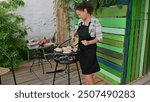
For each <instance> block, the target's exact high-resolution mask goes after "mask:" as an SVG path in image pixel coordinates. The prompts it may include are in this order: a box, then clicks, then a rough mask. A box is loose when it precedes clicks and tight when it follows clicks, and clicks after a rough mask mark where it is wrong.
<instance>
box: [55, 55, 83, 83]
mask: <svg viewBox="0 0 150 102" xmlns="http://www.w3.org/2000/svg"><path fill="white" fill-rule="evenodd" d="M54 61H55V62H56V66H55V71H54V77H53V85H54V84H55V78H56V73H57V68H58V64H66V70H67V72H68V85H70V66H69V65H70V64H73V63H76V67H77V72H78V77H79V81H80V85H81V84H82V82H81V77H80V72H79V67H78V59H76V58H75V54H54Z"/></svg>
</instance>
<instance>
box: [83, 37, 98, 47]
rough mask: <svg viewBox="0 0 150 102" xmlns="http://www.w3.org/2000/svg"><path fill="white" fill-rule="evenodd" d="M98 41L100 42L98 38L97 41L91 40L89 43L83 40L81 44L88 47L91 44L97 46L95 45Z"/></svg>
mask: <svg viewBox="0 0 150 102" xmlns="http://www.w3.org/2000/svg"><path fill="white" fill-rule="evenodd" d="M98 41H99V40H98V39H97V38H95V39H93V40H89V41H87V40H82V41H81V42H82V44H83V45H85V46H88V45H90V44H95V43H97V42H98Z"/></svg>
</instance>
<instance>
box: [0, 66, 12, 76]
mask: <svg viewBox="0 0 150 102" xmlns="http://www.w3.org/2000/svg"><path fill="white" fill-rule="evenodd" d="M9 71H10V69H9V68H3V67H0V76H1V75H4V74H6V73H8V72H9Z"/></svg>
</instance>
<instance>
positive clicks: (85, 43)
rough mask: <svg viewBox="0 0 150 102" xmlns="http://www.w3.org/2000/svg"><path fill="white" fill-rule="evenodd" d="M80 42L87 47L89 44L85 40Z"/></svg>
mask: <svg viewBox="0 0 150 102" xmlns="http://www.w3.org/2000/svg"><path fill="white" fill-rule="evenodd" d="M81 42H82V44H83V45H85V46H87V45H89V44H90V43H89V41H87V40H82V41H81Z"/></svg>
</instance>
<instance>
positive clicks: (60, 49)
mask: <svg viewBox="0 0 150 102" xmlns="http://www.w3.org/2000/svg"><path fill="white" fill-rule="evenodd" d="M54 51H56V52H62V51H63V50H62V48H59V47H57V48H55V49H54Z"/></svg>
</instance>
